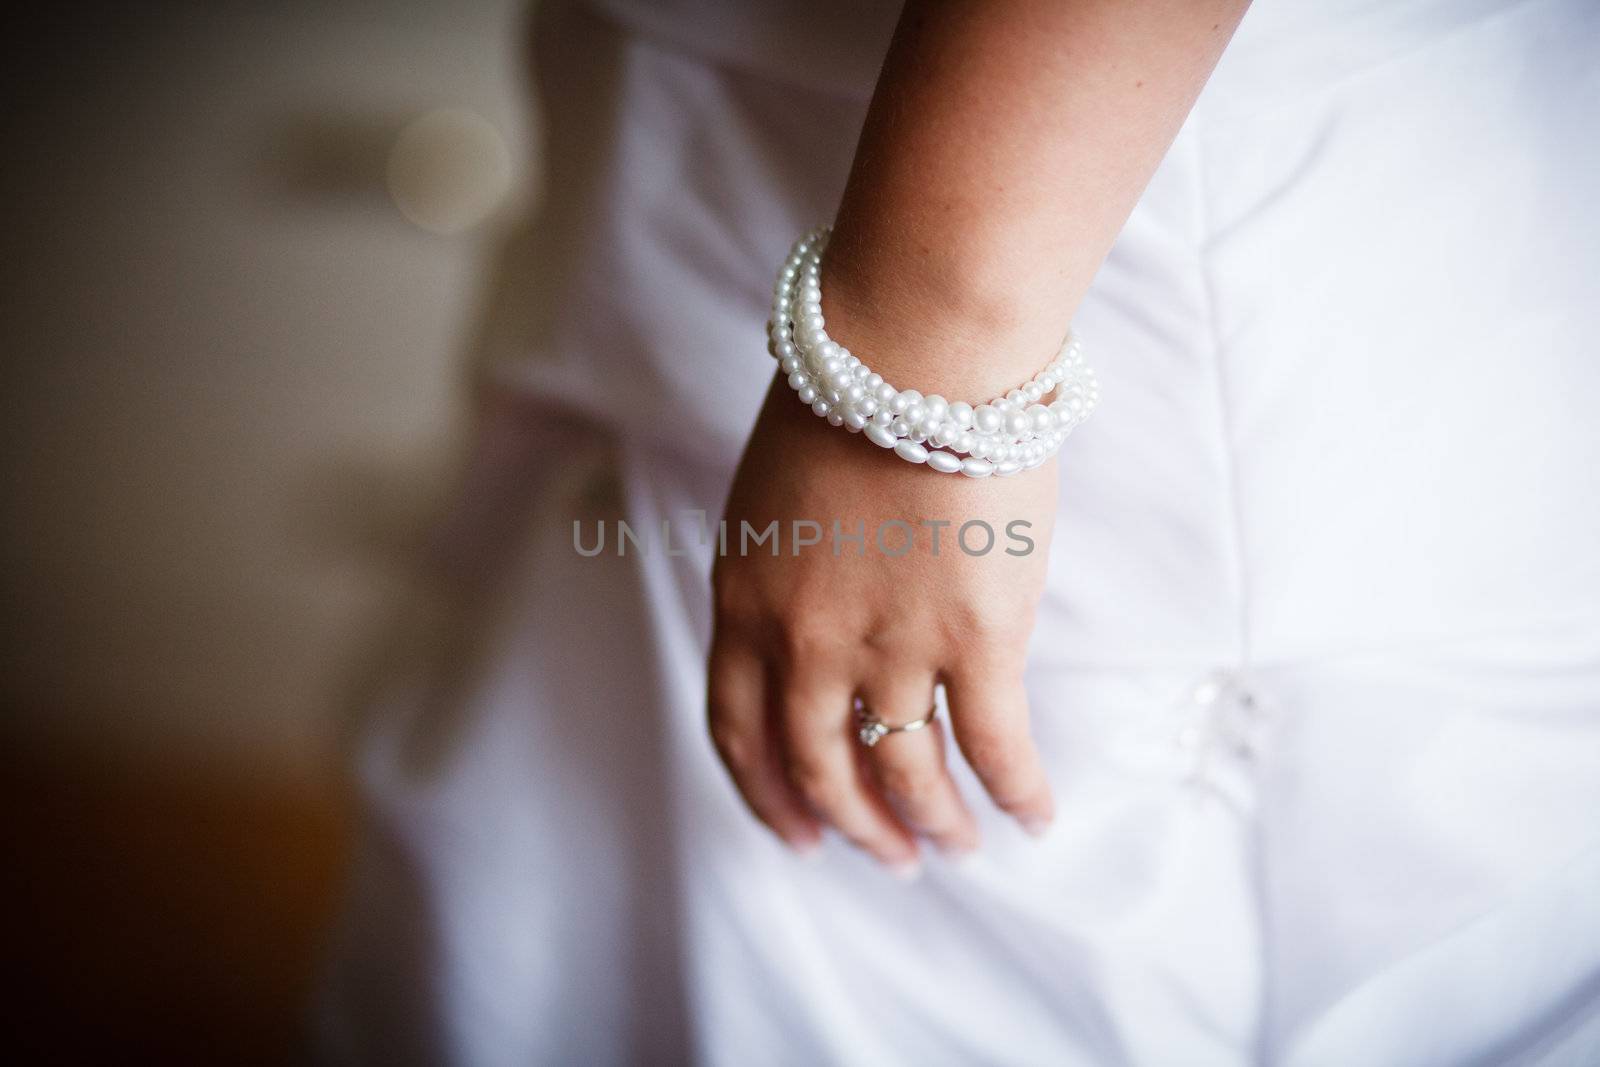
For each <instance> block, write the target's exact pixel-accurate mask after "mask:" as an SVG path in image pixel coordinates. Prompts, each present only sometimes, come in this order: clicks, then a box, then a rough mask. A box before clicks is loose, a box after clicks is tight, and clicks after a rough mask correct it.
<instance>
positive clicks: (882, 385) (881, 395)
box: [868, 378, 900, 415]
mask: <svg viewBox="0 0 1600 1067" xmlns="http://www.w3.org/2000/svg"><path fill="white" fill-rule="evenodd" d="M868 381H871V379H870V378H869V379H868ZM872 395H873V396H875V397H877V398H878V403H880V404H890V403H892V402H893V401H894V398H895V397H897V396H899V395H900V394H899V391H898V390H896V389H895V387H894V386H892V385H890V384H889V383H888V382H886V381H884V380H883V379H882V378H879V379H878V384H877V385H875V386H872ZM895 414H897V415H898V414H899V412H895Z"/></svg>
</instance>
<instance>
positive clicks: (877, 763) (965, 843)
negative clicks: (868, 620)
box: [861, 671, 978, 854]
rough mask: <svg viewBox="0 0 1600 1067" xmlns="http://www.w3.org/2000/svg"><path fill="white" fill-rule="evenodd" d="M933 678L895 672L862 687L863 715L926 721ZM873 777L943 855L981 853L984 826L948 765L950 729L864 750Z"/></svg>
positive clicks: (888, 737) (900, 736) (889, 738)
mask: <svg viewBox="0 0 1600 1067" xmlns="http://www.w3.org/2000/svg"><path fill="white" fill-rule="evenodd" d="M933 687H934V680H933V675H932V673H931V672H919V671H890V672H887V673H886V674H885V675H884V676H882V677H880V678H878V679H875V680H874V681H871V682H868V683H866V684H865V685H863V686H862V687H861V705H862V711H863V712H865V713H868V714H871V715H873V716H876V718H877V719H878V720H880V721H881V722H883V723H884V724H885V725H887V726H900V725H903V724H906V723H909V722H914V721H917V720H920V719H922V718H923V717H924V716H926V715H927V714H928V712H929V709H930V708H931V707H933V703H934V695H933ZM863 752H864V758H865V762H866V763H867V765H868V766H869V767H870V769H871V774H872V777H873V778H874V779H875V780H876V782H877V784H878V788H879V789H880V790H881V791H882V792H883V795H884V797H885V798H886V799H887V800H888V802H889V804H890V806H891V807H892V808H893V809H894V811H895V813H896V814H897V815H899V816H900V818H901V819H902V820H903V821H904V822H905V823H906V824H907V825H908V826H910V827H912V828H913V829H915V830H916V831H917V832H918V833H920V834H922V835H923V836H925V837H927V838H928V839H929V840H931V841H932V842H933V843H934V845H936V846H937V847H938V848H939V849H940V851H943V852H947V853H951V854H960V853H966V852H971V851H972V850H973V849H975V848H977V847H978V824H977V821H976V820H974V819H973V817H972V812H971V811H970V810H968V808H967V805H966V803H965V802H964V801H963V800H962V799H961V792H960V790H958V789H957V788H956V783H955V779H954V778H952V777H951V775H950V768H949V766H948V764H947V763H946V762H945V745H944V726H943V724H942V723H940V722H939V721H937V719H935V720H934V721H933V722H931V723H929V724H928V726H927V727H925V728H922V729H917V730H909V731H895V732H893V733H889V734H885V735H883V736H881V737H879V738H878V740H877V741H876V743H874V744H872V745H870V746H865V745H864V746H863Z"/></svg>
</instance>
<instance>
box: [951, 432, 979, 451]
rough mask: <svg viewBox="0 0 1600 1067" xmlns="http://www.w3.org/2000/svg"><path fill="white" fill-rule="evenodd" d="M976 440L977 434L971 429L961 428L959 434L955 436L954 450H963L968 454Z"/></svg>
mask: <svg viewBox="0 0 1600 1067" xmlns="http://www.w3.org/2000/svg"><path fill="white" fill-rule="evenodd" d="M977 441H978V437H977V435H976V434H974V433H973V432H972V431H971V430H963V431H961V436H960V437H958V438H956V443H955V450H956V451H957V452H964V453H967V454H969V455H970V454H971V453H972V449H973V447H974V446H975V445H976V444H977Z"/></svg>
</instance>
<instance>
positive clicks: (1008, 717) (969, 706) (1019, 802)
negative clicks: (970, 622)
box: [944, 657, 1055, 836]
mask: <svg viewBox="0 0 1600 1067" xmlns="http://www.w3.org/2000/svg"><path fill="white" fill-rule="evenodd" d="M944 682H945V693H946V695H947V696H948V697H949V700H950V719H951V722H952V723H954V726H955V735H956V743H957V744H959V745H960V746H961V754H962V755H963V756H964V757H966V760H967V763H968V764H969V765H970V766H971V767H972V770H973V772H974V773H975V774H977V776H978V779H979V781H981V782H982V783H983V787H984V789H986V790H987V791H988V793H989V796H990V797H991V798H992V799H993V800H994V802H995V805H996V806H997V807H999V808H1000V809H1001V810H1003V811H1006V812H1009V813H1010V814H1011V815H1012V816H1013V817H1014V818H1015V819H1016V820H1017V821H1018V822H1019V823H1021V824H1022V828H1023V829H1024V830H1026V831H1028V832H1029V833H1030V834H1033V835H1035V836H1037V835H1039V834H1042V833H1044V831H1045V830H1046V829H1048V828H1049V826H1050V821H1051V819H1053V818H1054V817H1055V801H1054V799H1053V798H1052V797H1051V795H1050V783H1049V781H1048V780H1047V779H1046V777H1045V773H1044V765H1043V763H1042V762H1041V761H1040V759H1039V750H1038V749H1037V748H1036V747H1035V746H1034V743H1033V738H1032V736H1031V735H1030V733H1029V731H1028V694H1027V691H1026V690H1025V689H1024V688H1023V684H1022V671H1021V667H1020V664H1018V665H1017V666H1015V667H1012V666H1010V665H1006V664H1002V663H999V662H997V661H994V660H987V659H983V658H980V657H972V658H971V659H970V662H968V663H966V664H964V665H963V666H961V667H960V668H957V669H955V670H952V671H949V672H947V673H946V675H945V678H944Z"/></svg>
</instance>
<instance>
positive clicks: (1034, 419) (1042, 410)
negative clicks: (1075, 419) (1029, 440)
mask: <svg viewBox="0 0 1600 1067" xmlns="http://www.w3.org/2000/svg"><path fill="white" fill-rule="evenodd" d="M1028 423H1029V425H1030V426H1031V427H1032V429H1033V432H1034V433H1044V432H1045V431H1046V430H1048V429H1050V428H1051V427H1052V426H1054V425H1055V424H1056V417H1055V416H1054V415H1052V414H1051V413H1050V409H1049V408H1047V407H1045V406H1044V405H1043V404H1035V405H1033V406H1032V407H1030V408H1029V409H1028Z"/></svg>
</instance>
